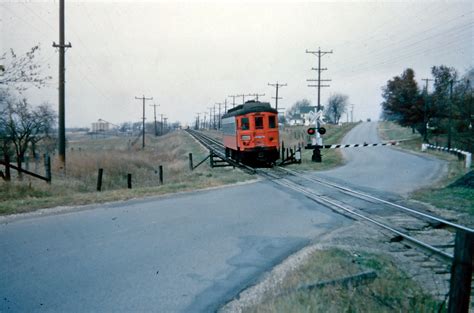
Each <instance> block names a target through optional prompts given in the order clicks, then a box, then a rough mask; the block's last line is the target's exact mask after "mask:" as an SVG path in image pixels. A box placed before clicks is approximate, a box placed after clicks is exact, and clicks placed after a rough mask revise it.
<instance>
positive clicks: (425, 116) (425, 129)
mask: <svg viewBox="0 0 474 313" xmlns="http://www.w3.org/2000/svg"><path fill="white" fill-rule="evenodd" d="M422 80H423V81H425V90H424V92H423V96H424V99H423V100H424V101H423V102H424V108H423V142H428V125H427V124H428V82H430V81H434V79H430V78H423V79H422Z"/></svg>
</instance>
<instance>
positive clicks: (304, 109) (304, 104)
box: [285, 93, 349, 124]
mask: <svg viewBox="0 0 474 313" xmlns="http://www.w3.org/2000/svg"><path fill="white" fill-rule="evenodd" d="M348 105H349V96H347V95H345V94H342V93H333V94H331V95H330V96H329V98H328V100H327V103H326V104H325V105H323V106H322V110H323V120H324V121H325V122H327V123H331V124H339V122H340V121H341V117H342V115H343V114H344V113H346V112H347V106H348ZM315 108H316V106H313V105H312V104H311V101H309V100H308V99H302V100H299V101H297V102H295V104H293V105H292V106H291V108H290V109H289V110H288V111H287V112H286V116H285V122H290V121H291V120H298V119H301V115H302V114H304V113H308V112H309V111H313V110H314V109H315ZM304 122H305V121H303V123H304Z"/></svg>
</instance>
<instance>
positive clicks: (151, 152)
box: [0, 124, 356, 215]
mask: <svg viewBox="0 0 474 313" xmlns="http://www.w3.org/2000/svg"><path fill="white" fill-rule="evenodd" d="M355 125H356V124H348V125H347V124H346V125H344V126H334V125H328V126H326V128H327V129H328V131H327V133H326V134H325V135H324V142H325V144H331V143H338V142H339V141H340V140H341V138H342V137H343V136H344V135H345V134H346V133H347V132H348V131H349V130H350V129H352V127H354V126H355ZM306 129H307V127H303V126H296V127H285V128H284V129H282V130H281V139H282V140H283V141H284V142H285V146H286V147H295V146H298V144H300V145H305V144H306V141H307V140H309V139H308V138H307V137H308V136H307V135H306ZM208 134H211V135H213V136H214V137H216V138H221V134H220V132H217V131H210V132H208ZM137 139H138V140H137ZM302 152H303V153H302V163H301V164H295V165H290V166H291V167H294V168H298V169H301V170H324V169H328V168H331V167H335V166H338V165H340V164H342V163H343V159H342V157H341V155H340V152H339V151H336V150H325V151H323V152H322V154H323V162H322V163H313V162H311V153H312V151H311V150H305V149H304V148H303V149H302ZM189 153H193V159H194V164H197V163H198V162H199V161H201V160H202V159H204V158H205V157H206V156H207V150H206V149H204V148H203V147H202V146H201V145H200V144H198V143H197V142H196V141H195V140H194V139H192V138H191V137H190V136H189V135H187V134H186V133H185V132H184V131H175V132H172V133H169V134H167V135H164V136H161V137H154V136H147V137H146V146H145V149H144V150H143V149H141V138H136V137H118V136H108V137H104V136H99V137H97V136H96V137H91V136H88V135H85V134H82V135H81V134H72V135H70V136H68V147H67V154H66V156H67V169H66V174H64V173H63V172H62V171H61V170H60V169H59V167H58V165H59V162H58V159H57V157H55V156H52V183H51V185H48V184H46V183H44V182H43V181H39V180H37V179H34V178H30V177H28V176H26V175H24V179H23V181H18V179H17V178H16V176H15V175H16V173H15V171H13V172H12V174H13V179H12V182H10V183H6V182H4V181H0V214H1V215H5V214H12V213H21V212H29V211H34V210H37V209H40V208H47V207H54V206H72V205H82V204H91V203H101V202H107V201H115V200H125V199H130V198H136V197H142V196H148V195H160V194H165V193H174V192H179V191H188V190H193V189H201V188H207V187H214V186H219V185H223V184H232V183H236V182H240V181H245V180H251V179H254V177H252V176H251V175H248V174H245V173H243V172H242V171H240V170H238V169H233V168H214V169H212V170H211V169H210V167H209V162H205V163H204V164H202V165H201V166H199V167H198V168H197V169H195V170H194V171H190V170H189V163H188V154H189ZM30 163H31V164H30V166H29V168H30V169H31V170H33V171H35V172H37V173H38V174H43V173H44V167H43V161H42V160H40V161H39V162H37V164H34V163H33V162H30ZM160 165H161V166H162V167H163V180H164V184H163V185H161V184H160V182H159V175H158V173H159V172H158V169H159V166H160ZM99 168H102V169H103V171H104V174H103V181H102V191H101V192H97V191H96V188H97V176H98V169H99ZM127 174H132V189H127Z"/></svg>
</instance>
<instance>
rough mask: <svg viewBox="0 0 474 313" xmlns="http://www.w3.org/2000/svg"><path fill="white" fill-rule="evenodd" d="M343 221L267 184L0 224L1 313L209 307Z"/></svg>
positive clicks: (209, 309) (201, 309)
mask: <svg viewBox="0 0 474 313" xmlns="http://www.w3.org/2000/svg"><path fill="white" fill-rule="evenodd" d="M4 222H5V221H4ZM346 223H350V221H349V220H347V219H345V218H343V217H341V216H339V215H336V214H334V213H332V212H330V211H329V210H328V209H325V208H322V207H320V206H318V205H317V204H315V203H314V202H313V201H310V200H308V199H306V198H302V197H301V196H299V195H297V194H294V193H291V192H287V191H283V190H279V189H278V188H276V187H275V186H274V185H273V184H272V183H271V182H258V183H253V184H247V185H240V186H233V187H227V188H221V189H215V190H208V191H201V192H194V193H188V194H181V195H176V196H169V197H165V198H155V199H144V200H134V201H126V202H119V203H111V204H107V205H97V206H95V207H89V208H88V209H86V210H79V211H75V212H69V213H63V214H55V215H50V216H43V217H30V218H23V219H19V220H14V221H11V222H9V223H2V224H0V251H1V253H0V259H1V261H0V312H43V311H44V312H47V311H54V312H97V311H100V312H141V311H147V312H166V313H168V312H212V311H214V310H215V309H217V308H218V307H219V306H220V305H222V304H224V303H225V302H226V301H228V300H230V299H232V298H233V297H234V296H235V295H237V294H238V292H239V291H240V290H241V289H243V288H245V287H247V286H249V285H251V284H252V283H254V282H255V281H256V280H257V279H258V278H259V277H261V275H262V274H263V273H264V272H266V271H268V270H270V269H271V268H272V267H273V266H274V265H275V264H278V263H279V262H280V261H281V260H283V259H284V258H286V257H287V256H288V255H289V254H291V253H293V252H295V251H297V250H299V249H300V248H302V247H303V246H305V245H307V244H308V243H309V242H310V241H311V240H313V239H314V238H317V237H318V235H320V234H322V233H324V232H327V231H329V230H331V229H334V228H336V227H339V226H341V225H344V224H346Z"/></svg>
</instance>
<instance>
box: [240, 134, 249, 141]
mask: <svg viewBox="0 0 474 313" xmlns="http://www.w3.org/2000/svg"><path fill="white" fill-rule="evenodd" d="M240 138H241V139H242V140H250V136H249V135H243V136H242V137H240Z"/></svg>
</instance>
